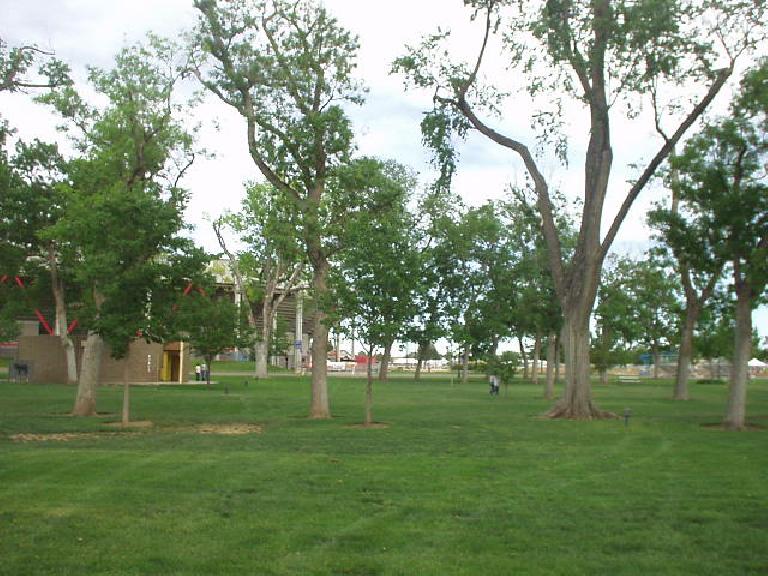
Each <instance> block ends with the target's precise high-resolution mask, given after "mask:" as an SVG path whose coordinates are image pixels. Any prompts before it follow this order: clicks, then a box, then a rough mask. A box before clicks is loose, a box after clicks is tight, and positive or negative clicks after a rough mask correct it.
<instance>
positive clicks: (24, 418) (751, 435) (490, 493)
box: [0, 376, 768, 576]
mask: <svg viewBox="0 0 768 576" xmlns="http://www.w3.org/2000/svg"><path fill="white" fill-rule="evenodd" d="M221 380H222V383H221V384H219V385H218V386H216V387H214V388H212V389H211V390H206V389H205V388H203V387H163V388H160V389H157V388H154V387H141V388H134V389H133V391H132V399H133V416H134V417H135V419H138V420H149V421H152V422H153V423H154V424H155V426H154V427H152V428H149V429H138V430H136V431H133V432H125V433H120V431H119V430H117V432H118V433H116V430H115V429H114V428H110V427H108V426H107V425H106V423H107V422H109V421H114V420H115V419H116V418H117V415H116V413H117V412H119V408H120V402H121V391H120V389H119V388H105V389H101V390H100V391H99V400H98V408H99V410H100V411H103V412H111V413H113V414H111V415H110V414H104V415H103V416H100V417H98V418H90V419H77V418H72V417H70V416H68V415H67V414H66V413H67V411H68V410H69V409H70V408H71V405H72V401H73V396H74V390H73V389H72V388H69V387H65V386H34V385H21V384H19V385H17V384H7V383H5V382H2V383H0V574H2V575H6V574H7V575H22V574H88V575H94V574H137V575H138V574H152V575H155V574H200V575H208V574H243V575H250V574H286V575H296V574H299V575H301V574H328V575H331V574H334V575H336V574H341V575H343V574H354V575H374V574H392V575H396V574H397V575H411V574H413V575H441V576H442V575H452V574H467V575H475V574H488V575H507V574H567V575H576V574H589V575H592V574H610V575H616V574H638V575H651V574H665V575H666V574H696V575H702V574H712V575H715V574H716V575H724V574H768V430H766V429H755V430H752V431H748V432H742V433H729V432H724V431H722V430H720V429H717V428H714V427H708V426H702V425H703V424H712V423H717V422H718V421H719V420H720V419H721V417H722V414H723V413H724V410H725V393H726V390H725V387H724V386H716V385H709V386H696V385H692V396H693V398H694V399H693V400H691V401H688V402H683V403H681V402H673V401H671V400H669V397H670V395H671V385H670V384H669V383H665V384H653V383H650V384H643V385H624V386H608V387H599V386H598V387H596V388H595V395H596V397H597V401H598V403H599V405H600V406H601V407H602V408H606V409H610V410H613V411H615V412H623V410H624V409H625V408H630V409H631V410H632V417H631V421H630V423H629V426H628V427H626V428H625V426H624V423H623V421H621V420H613V421H598V422H570V421H550V420H546V419H542V418H540V417H539V415H540V414H541V413H542V412H544V410H545V409H546V407H547V406H548V403H547V402H546V401H544V400H542V399H541V398H540V390H539V389H536V388H534V387H533V386H531V385H522V384H521V385H517V386H513V387H511V388H510V394H509V396H508V397H505V396H504V395H503V392H502V396H501V397H499V398H493V399H492V398H489V397H488V395H487V389H486V384H485V383H484V382H483V383H481V382H474V383H470V384H467V385H463V386H462V385H454V386H451V385H450V383H448V382H447V381H440V380H430V381H428V382H424V383H422V384H416V383H414V382H412V381H408V380H394V381H392V382H390V383H387V384H381V385H377V386H376V391H375V407H374V416H375V418H376V420H377V421H380V422H383V423H386V424H388V427H386V428H378V429H360V428H357V427H354V425H355V424H356V423H358V422H360V421H361V419H362V415H363V406H362V401H363V394H364V389H363V381H362V380H358V379H350V378H331V380H330V386H329V387H330V395H331V400H332V407H333V413H334V416H335V418H334V419H333V420H330V421H311V420H308V419H307V418H306V417H305V415H306V413H307V411H308V406H309V378H308V377H305V378H303V379H301V380H299V379H296V378H288V377H285V376H284V377H281V378H275V379H269V380H264V381H261V382H259V383H257V384H256V383H253V382H251V383H250V385H249V386H248V387H247V388H246V387H245V386H244V385H243V380H244V379H243V378H242V377H222V378H221ZM224 384H226V385H227V388H228V391H229V393H228V394H225V393H224ZM749 414H750V415H751V418H750V420H751V421H752V422H753V423H755V424H759V425H761V426H763V427H768V382H765V381H762V382H754V383H752V384H751V386H750V391H749ZM217 423H218V424H225V423H251V424H259V425H261V426H263V432H262V433H261V434H249V435H241V436H224V435H213V434H201V433H199V432H198V431H197V430H196V429H195V428H194V426H195V425H197V424H217ZM75 432H77V433H90V434H82V435H81V436H75V437H70V439H69V440H68V441H54V440H49V441H30V442H19V441H14V440H13V439H12V436H13V435H15V434H20V433H35V434H51V433H75Z"/></svg>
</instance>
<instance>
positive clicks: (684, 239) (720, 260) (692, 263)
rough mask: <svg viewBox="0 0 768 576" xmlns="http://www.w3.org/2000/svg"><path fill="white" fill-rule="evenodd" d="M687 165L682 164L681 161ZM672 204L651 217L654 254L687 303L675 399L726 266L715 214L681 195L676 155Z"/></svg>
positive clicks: (683, 394)
mask: <svg viewBox="0 0 768 576" xmlns="http://www.w3.org/2000/svg"><path fill="white" fill-rule="evenodd" d="M684 162H685V161H684V160H683V163H684ZM670 164H671V168H670V170H669V180H670V188H671V192H672V198H671V202H669V203H666V204H660V205H658V206H656V207H655V208H654V209H653V210H652V211H651V212H650V213H649V214H648V220H649V222H650V224H651V225H652V226H653V227H654V228H656V229H657V230H658V235H657V240H658V241H659V246H658V247H657V250H658V251H661V252H664V253H666V254H667V256H668V257H670V260H671V261H672V263H673V264H672V266H673V268H674V270H675V272H676V273H677V275H678V277H679V278H680V282H681V285H682V288H683V296H684V298H685V304H684V305H683V309H682V310H681V315H682V318H681V319H680V322H679V327H680V328H679V337H678V340H679V348H678V358H677V370H676V373H675V386H674V392H673V397H674V398H675V399H676V400H687V399H688V377H689V373H690V366H691V362H692V361H693V354H694V333H695V330H696V325H697V323H698V321H699V317H700V316H701V313H702V311H703V310H704V308H705V306H706V305H707V303H708V301H709V299H710V298H711V297H712V296H713V295H714V293H715V288H716V286H717V283H718V281H719V280H720V278H721V277H722V274H723V267H724V265H725V261H726V258H725V254H724V251H723V248H724V243H723V235H724V234H725V230H724V229H723V227H722V225H721V223H720V222H719V221H718V214H717V213H711V212H707V211H702V210H699V209H697V207H696V205H695V204H693V203H689V200H685V199H682V198H681V197H680V196H681V194H680V174H679V165H678V159H677V157H672V158H670Z"/></svg>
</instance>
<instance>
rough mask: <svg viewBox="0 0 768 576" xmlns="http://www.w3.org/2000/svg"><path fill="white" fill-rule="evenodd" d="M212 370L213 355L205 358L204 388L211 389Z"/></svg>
mask: <svg viewBox="0 0 768 576" xmlns="http://www.w3.org/2000/svg"><path fill="white" fill-rule="evenodd" d="M212 368H213V355H210V356H206V357H205V386H206V388H209V389H210V387H211V371H212V370H211V369H212Z"/></svg>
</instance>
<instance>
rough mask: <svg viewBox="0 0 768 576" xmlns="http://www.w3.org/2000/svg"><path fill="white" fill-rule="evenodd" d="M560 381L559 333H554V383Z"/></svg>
mask: <svg viewBox="0 0 768 576" xmlns="http://www.w3.org/2000/svg"><path fill="white" fill-rule="evenodd" d="M559 383H560V334H557V333H556V334H555V384H559Z"/></svg>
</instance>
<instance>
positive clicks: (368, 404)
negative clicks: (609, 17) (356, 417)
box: [363, 345, 373, 426]
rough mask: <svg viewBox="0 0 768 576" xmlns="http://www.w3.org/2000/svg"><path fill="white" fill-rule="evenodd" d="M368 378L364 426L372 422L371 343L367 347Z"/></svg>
mask: <svg viewBox="0 0 768 576" xmlns="http://www.w3.org/2000/svg"><path fill="white" fill-rule="evenodd" d="M367 374H368V380H367V381H366V385H365V422H364V423H363V424H364V425H365V426H370V425H371V424H372V423H373V416H372V414H373V345H370V346H369V348H368V370H367Z"/></svg>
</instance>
